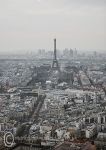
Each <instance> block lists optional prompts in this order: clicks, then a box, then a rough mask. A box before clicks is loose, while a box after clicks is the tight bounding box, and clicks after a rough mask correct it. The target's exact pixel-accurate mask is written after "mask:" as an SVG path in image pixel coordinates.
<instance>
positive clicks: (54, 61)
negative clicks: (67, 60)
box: [52, 39, 60, 71]
mask: <svg viewBox="0 0 106 150" xmlns="http://www.w3.org/2000/svg"><path fill="white" fill-rule="evenodd" d="M56 51H57V50H56V39H54V56H53V63H52V70H58V71H59V70H60V69H59V64H58V60H57V52H56Z"/></svg>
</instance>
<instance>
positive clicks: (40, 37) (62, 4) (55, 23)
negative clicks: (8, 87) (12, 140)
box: [0, 0, 106, 53]
mask: <svg viewBox="0 0 106 150" xmlns="http://www.w3.org/2000/svg"><path fill="white" fill-rule="evenodd" d="M105 8H106V2H105V0H101V1H100V0H92V1H91V0H86V2H85V1H84V0H79V1H77V0H74V1H73V0H51V1H48V0H35V1H34V0H30V1H29V0H23V1H21V0H18V1H16V0H14V1H13V0H5V1H0V20H1V23H0V33H1V34H0V53H7V52H8V53H18V52H19V53H21V51H22V50H23V51H24V52H27V51H30V50H35V51H36V50H37V49H39V48H41V49H42V48H43V49H47V50H53V46H52V39H53V38H55V37H56V39H57V42H58V44H57V49H60V50H61V49H65V48H77V49H78V50H83V51H84V50H85V51H88V50H90V51H98V52H99V51H100V52H101V50H103V51H105V50H106V44H105V39H106V30H105V24H106V17H105V16H106V9H105Z"/></svg>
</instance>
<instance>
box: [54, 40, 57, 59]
mask: <svg viewBox="0 0 106 150" xmlns="http://www.w3.org/2000/svg"><path fill="white" fill-rule="evenodd" d="M54 60H57V54H56V39H54Z"/></svg>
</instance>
